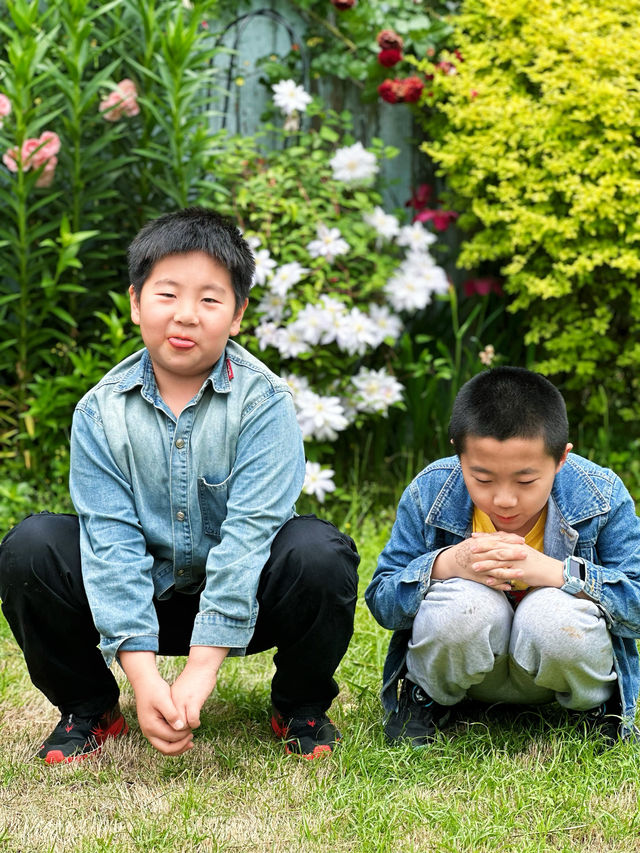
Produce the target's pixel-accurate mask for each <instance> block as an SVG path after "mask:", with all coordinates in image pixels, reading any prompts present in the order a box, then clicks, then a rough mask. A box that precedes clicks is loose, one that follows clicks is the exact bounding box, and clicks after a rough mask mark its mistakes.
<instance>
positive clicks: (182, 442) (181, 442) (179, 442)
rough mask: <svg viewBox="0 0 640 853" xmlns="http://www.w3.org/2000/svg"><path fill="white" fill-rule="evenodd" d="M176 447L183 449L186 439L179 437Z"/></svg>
mask: <svg viewBox="0 0 640 853" xmlns="http://www.w3.org/2000/svg"><path fill="white" fill-rule="evenodd" d="M176 447H177V448H178V450H182V448H183V447H184V439H183V438H178V439H177V440H176Z"/></svg>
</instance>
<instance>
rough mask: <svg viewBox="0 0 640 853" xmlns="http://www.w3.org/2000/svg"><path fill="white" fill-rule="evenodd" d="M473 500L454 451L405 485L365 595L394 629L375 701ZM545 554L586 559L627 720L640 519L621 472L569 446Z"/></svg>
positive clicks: (632, 697)
mask: <svg viewBox="0 0 640 853" xmlns="http://www.w3.org/2000/svg"><path fill="white" fill-rule="evenodd" d="M472 514H473V505H472V502H471V498H470V497H469V492H468V491H467V487H466V485H465V483H464V479H463V476H462V469H461V466H460V461H459V459H458V457H457V456H450V457H448V458H446V459H440V460H438V461H437V462H434V463H433V464H431V465H429V466H427V468H425V469H424V470H423V471H421V472H420V474H418V476H417V477H416V478H415V479H414V480H413V481H412V482H411V483H410V484H409V486H408V487H407V489H406V490H405V492H404V494H403V496H402V498H401V500H400V504H399V505H398V512H397V517H396V521H395V523H394V525H393V530H392V531H391V538H390V539H389V542H388V543H387V545H386V546H385V548H384V550H383V552H382V554H381V555H380V558H379V561H378V566H377V568H376V571H375V573H374V575H373V579H372V580H371V583H370V584H369V586H368V588H367V590H366V591H365V599H366V602H367V604H368V606H369V609H370V610H371V612H372V613H373V615H374V617H375V618H376V620H377V621H378V622H379V623H380V624H381V625H382V626H383V627H385V628H390V629H392V630H394V631H395V633H394V635H393V637H392V639H391V644H390V646H389V653H388V655H387V659H386V662H385V667H384V675H383V704H384V706H385V708H386V709H387V710H388V711H390V710H392V708H393V707H394V705H395V702H396V692H395V691H396V684H397V680H398V678H399V676H400V674H401V672H402V667H403V664H404V658H405V655H406V647H407V641H408V639H409V636H410V631H411V627H412V625H413V619H414V617H415V615H416V613H417V612H418V609H419V607H420V602H421V601H422V599H423V598H424V596H425V593H426V592H427V590H428V589H429V585H430V583H431V568H432V566H433V563H434V560H435V559H436V557H437V556H438V554H439V553H440V552H441V551H443V550H444V549H445V548H448V547H450V546H451V545H455V544H456V543H457V542H461V541H462V540H463V539H467V538H468V537H469V536H470V535H471V532H472ZM544 552H545V554H547V555H549V556H550V557H554V558H556V559H558V560H564V559H565V558H566V557H568V556H570V555H572V554H574V555H576V556H578V557H583V558H584V559H585V561H586V587H585V592H586V593H587V595H588V596H589V597H590V598H592V599H593V600H594V601H595V602H596V603H597V604H598V605H599V607H600V609H601V611H602V613H603V614H604V617H605V619H606V622H607V626H608V628H609V631H610V633H611V639H612V643H613V652H614V663H615V669H616V673H617V675H618V685H619V688H620V696H621V702H622V710H623V717H624V719H625V721H626V722H627V724H629V723H630V722H632V721H633V719H634V717H635V710H636V702H637V696H638V688H639V687H640V667H639V664H638V650H637V646H636V642H635V640H636V639H637V638H638V637H640V519H639V518H638V517H637V515H636V511H635V506H634V503H633V500H632V499H631V496H630V495H629V493H628V491H627V490H626V488H625V487H624V485H623V483H622V481H621V480H620V478H619V477H618V476H617V475H616V474H614V473H613V471H610V470H609V469H608V468H601V467H600V466H599V465H596V464H594V463H593V462H589V461H588V460H587V459H584V458H582V457H581V456H577V455H576V454H574V453H570V454H569V456H568V458H567V462H566V463H565V465H564V466H563V467H562V468H561V469H560V471H559V472H558V474H556V477H555V480H554V484H553V488H552V490H551V496H550V498H549V502H548V506H547V522H546V526H545V531H544Z"/></svg>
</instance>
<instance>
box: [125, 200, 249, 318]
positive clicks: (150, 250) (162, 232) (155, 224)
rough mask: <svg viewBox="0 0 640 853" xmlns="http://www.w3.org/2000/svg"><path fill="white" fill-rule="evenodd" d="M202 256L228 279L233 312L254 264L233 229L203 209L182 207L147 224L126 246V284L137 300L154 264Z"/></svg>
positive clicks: (245, 291) (231, 224)
mask: <svg viewBox="0 0 640 853" xmlns="http://www.w3.org/2000/svg"><path fill="white" fill-rule="evenodd" d="M188 252H204V253H205V254H207V255H209V257H211V258H213V260H214V261H216V262H217V263H219V264H221V265H222V266H223V267H225V268H226V269H227V270H228V271H229V274H230V276H231V284H232V287H233V292H234V294H235V298H236V309H239V308H241V307H242V305H243V304H244V301H245V299H246V298H247V297H248V295H249V290H250V289H251V283H252V281H253V274H254V272H255V268H256V264H255V260H254V257H253V252H252V251H251V247H250V246H249V244H248V243H247V241H246V240H245V239H244V238H243V236H242V234H241V233H240V231H239V229H238V227H237V225H236V224H235V223H234V222H233V221H232V220H231V219H228V218H227V217H226V216H221V215H220V214H219V213H216V212H215V211H213V210H208V209H207V208H206V207H186V208H184V209H183V210H177V211H174V212H173V213H165V214H164V215H162V216H159V217H158V218H157V219H152V220H151V221H150V222H147V224H146V225H145V226H143V228H141V229H140V231H139V232H138V233H137V235H136V236H135V237H134V239H133V240H132V242H131V245H130V246H129V250H128V252H127V258H128V261H129V282H130V284H131V285H132V286H133V290H134V293H135V294H136V297H137V298H138V299H139V298H140V293H141V291H142V285H143V284H144V283H145V281H146V280H147V278H149V275H150V274H151V270H152V269H153V266H154V264H157V263H158V261H161V260H162V259H163V258H166V257H167V256H168V255H184V254H187V253H188Z"/></svg>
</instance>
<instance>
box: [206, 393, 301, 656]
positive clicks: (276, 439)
mask: <svg viewBox="0 0 640 853" xmlns="http://www.w3.org/2000/svg"><path fill="white" fill-rule="evenodd" d="M304 472H305V464H304V450H303V445H302V435H301V432H300V427H299V426H298V422H297V420H296V415H295V409H294V405H293V400H292V397H291V394H290V393H289V392H288V390H287V391H276V392H275V393H273V394H272V395H270V396H267V397H266V398H264V399H263V400H262V401H261V402H259V403H257V404H253V405H252V406H251V407H250V410H249V411H247V412H245V413H243V417H242V421H241V426H240V432H239V435H238V442H237V447H236V455H235V460H234V466H233V471H232V472H231V475H230V479H229V486H228V498H227V511H226V518H225V520H224V521H223V523H222V525H221V528H220V542H219V544H216V545H214V546H213V547H212V548H211V550H210V551H209V555H208V558H207V563H206V583H205V587H204V589H203V591H202V593H201V595H200V612H199V613H198V615H197V616H196V619H195V623H194V628H193V632H192V636H191V644H192V645H206V646H228V647H229V648H231V649H233V650H234V651H235V653H236V654H237V653H240V654H242V653H243V652H244V649H245V648H246V646H247V645H248V643H249V641H250V639H251V637H252V635H253V630H254V627H255V622H256V618H257V614H258V603H257V589H258V582H259V580H260V574H261V572H262V569H263V567H264V565H265V563H266V562H267V560H268V558H269V552H270V548H271V543H272V541H273V538H274V536H275V535H276V533H277V532H278V530H279V529H280V527H282V525H283V524H284V523H285V522H286V521H288V520H289V518H291V517H292V516H293V509H294V506H295V501H296V499H297V498H298V496H299V494H300V491H301V489H302V484H303V482H304Z"/></svg>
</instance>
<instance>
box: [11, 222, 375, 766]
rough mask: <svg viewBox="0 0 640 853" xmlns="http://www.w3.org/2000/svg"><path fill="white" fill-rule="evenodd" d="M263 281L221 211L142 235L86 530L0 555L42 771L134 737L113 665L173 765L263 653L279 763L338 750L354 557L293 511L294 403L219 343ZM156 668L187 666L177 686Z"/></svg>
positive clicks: (35, 534)
mask: <svg viewBox="0 0 640 853" xmlns="http://www.w3.org/2000/svg"><path fill="white" fill-rule="evenodd" d="M254 269H255V265H254V260H253V256H252V254H251V250H250V248H249V246H248V244H247V243H246V241H245V240H244V239H243V238H242V236H241V234H240V232H239V231H238V229H237V228H236V226H235V225H234V224H233V223H232V222H230V221H228V220H226V219H224V218H223V217H220V216H218V215H217V214H215V213H214V212H212V211H209V210H205V209H203V208H189V209H186V210H182V211H178V212H176V213H172V214H167V215H165V216H162V217H160V218H159V219H157V220H154V221H153V222H150V223H148V224H147V225H146V226H145V227H144V228H143V229H142V230H141V232H140V233H139V234H138V235H137V237H136V238H135V239H134V241H133V242H132V244H131V246H130V247H129V276H130V282H131V286H130V288H129V293H130V298H131V317H132V320H133V322H134V323H136V324H137V325H139V326H140V331H141V334H142V339H143V341H144V344H145V348H144V349H143V350H141V351H140V352H137V353H135V354H134V355H132V356H130V357H129V358H127V359H125V360H124V361H123V362H121V363H120V364H118V365H116V366H115V367H114V368H113V369H112V370H111V371H109V373H107V375H106V376H105V377H104V378H103V379H102V380H101V381H100V382H99V383H98V384H97V385H96V386H95V387H94V388H93V389H91V390H90V391H89V392H88V393H87V394H86V395H85V396H84V397H83V398H82V400H81V401H80V402H79V403H78V406H77V408H76V411H75V414H74V421H73V429H72V436H71V476H70V488H71V496H72V499H73V502H74V506H75V509H76V511H77V517H76V516H75V515H56V514H52V513H41V514H40V515H35V516H30V517H29V518H27V519H25V520H24V521H23V522H22V523H21V524H19V525H18V526H17V527H16V528H14V529H13V530H12V531H10V532H9V534H7V536H6V537H5V540H4V542H3V543H2V546H1V547H0V596H1V597H2V602H3V604H2V607H3V611H4V613H5V616H6V618H7V621H8V622H9V625H10V626H11V629H12V630H13V633H14V635H15V637H16V639H17V641H18V643H19V644H20V646H21V648H22V650H23V652H24V655H25V659H26V662H27V666H28V668H29V673H30V675H31V678H32V680H33V683H34V684H35V685H36V687H38V688H39V689H40V690H41V691H42V692H43V693H44V694H45V695H46V696H47V697H48V698H49V699H50V701H51V702H52V703H53V704H54V705H57V706H58V708H59V710H60V712H61V719H60V722H59V724H58V725H57V726H56V728H55V729H54V731H53V732H52V733H51V735H50V736H49V737H48V738H47V739H46V740H45V741H44V743H43V744H42V746H41V748H40V750H39V752H38V755H39V757H40V758H43V759H44V760H45V761H46V762H47V763H59V762H69V761H75V760H78V759H83V758H86V757H87V756H88V755H90V754H91V753H95V752H98V751H99V750H100V748H101V745H102V743H103V742H104V740H105V739H106V738H108V737H115V736H118V735H121V734H124V733H125V732H126V730H127V724H126V722H125V720H124V717H123V716H122V714H121V712H120V709H119V707H118V695H119V690H118V686H117V683H116V680H115V678H114V676H113V674H112V673H111V671H110V669H109V668H108V667H109V665H110V664H111V663H112V662H113V660H114V659H115V660H117V661H118V662H119V664H120V665H121V667H122V668H123V670H124V672H125V674H126V676H127V678H128V679H129V681H130V683H131V685H132V687H133V691H134V693H135V701H136V710H137V714H138V721H139V724H140V727H141V729H142V732H143V734H144V735H145V736H146V737H147V738H148V740H149V741H150V743H151V744H152V745H153V746H154V747H156V749H158V750H159V751H160V752H162V753H164V754H166V755H178V754H180V753H183V752H185V751H187V750H189V749H191V748H192V747H193V737H194V731H195V730H196V729H197V728H198V726H199V725H200V712H201V709H202V706H203V704H204V703H205V701H206V700H207V699H208V698H209V696H210V695H211V693H212V692H213V691H214V689H215V686H216V680H217V676H218V671H219V669H220V666H221V664H222V662H223V661H224V659H225V658H226V657H227V655H244V654H251V653H253V652H259V651H263V650H265V649H269V648H272V647H276V648H277V653H276V655H275V658H274V662H275V665H276V671H275V675H274V677H273V681H272V689H271V697H272V702H273V713H272V717H271V726H272V728H273V730H274V732H275V733H276V734H277V735H278V736H279V737H282V738H283V739H284V740H285V745H286V751H287V752H288V753H291V754H295V755H298V756H301V757H303V758H307V759H311V758H315V757H317V756H319V755H326V754H327V753H330V752H331V751H332V749H333V748H334V746H335V744H336V742H337V741H338V740H339V739H340V735H339V733H338V731H337V730H336V728H335V727H334V725H333V723H332V722H331V721H330V720H329V718H328V717H327V713H326V712H327V710H328V708H329V706H330V705H331V702H332V701H333V699H334V698H335V696H336V695H337V693H338V686H337V684H336V682H335V681H334V679H333V674H334V672H335V669H336V667H337V666H338V663H339V662H340V660H341V658H342V657H343V655H344V653H345V651H346V649H347V646H348V643H349V640H350V637H351V634H352V631H353V614H354V609H355V601H356V590H357V565H358V561H359V557H358V554H357V551H356V548H355V544H354V542H353V540H351V539H350V537H348V536H346V535H344V534H343V533H341V532H340V531H339V530H337V529H336V528H335V527H334V526H333V525H331V524H329V523H327V522H324V521H322V520H320V519H317V518H316V517H315V516H297V515H296V514H295V506H294V505H295V501H296V499H297V497H298V495H299V493H300V490H301V487H302V483H303V479H304V468H305V466H304V453H303V447H302V439H301V434H300V430H299V427H298V424H297V421H296V416H295V411H294V406H293V401H292V397H291V393H290V390H289V388H288V386H287V385H286V383H285V382H283V381H282V380H281V379H279V378H278V377H277V376H275V375H274V374H273V373H271V371H270V370H269V369H268V368H267V367H266V366H265V365H264V364H262V363H261V362H260V361H258V360H257V359H255V358H254V357H253V356H251V355H250V354H249V353H248V352H247V351H246V350H244V349H243V348H242V347H241V346H239V345H238V344H236V343H235V342H233V341H231V340H230V337H232V336H233V335H236V334H237V333H238V331H239V330H240V324H241V322H242V317H243V314H244V311H245V308H246V306H247V297H248V293H249V289H250V287H251V283H252V277H253V272H254ZM98 643H99V649H98V647H97V646H98ZM158 653H159V654H169V655H186V656H187V659H186V663H185V665H184V668H183V669H182V671H181V672H180V674H179V675H178V677H177V678H176V679H175V681H174V682H173V683H172V684H170V683H168V682H167V681H165V680H164V679H163V678H162V676H161V675H160V672H159V670H158V668H157V666H156V655H157V654H158Z"/></svg>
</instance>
